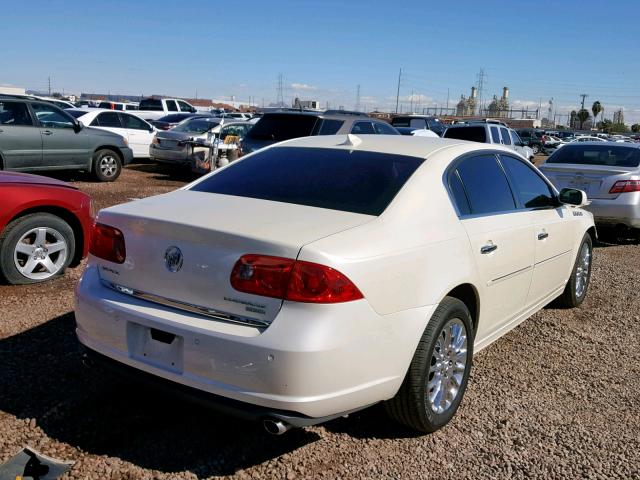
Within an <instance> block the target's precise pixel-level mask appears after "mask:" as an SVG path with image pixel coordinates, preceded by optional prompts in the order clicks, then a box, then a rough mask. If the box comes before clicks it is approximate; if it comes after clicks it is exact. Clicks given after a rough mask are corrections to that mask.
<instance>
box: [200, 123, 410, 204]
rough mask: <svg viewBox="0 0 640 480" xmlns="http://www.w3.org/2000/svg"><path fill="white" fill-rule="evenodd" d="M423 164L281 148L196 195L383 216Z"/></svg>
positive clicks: (215, 179) (225, 173)
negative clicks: (232, 196) (238, 198)
mask: <svg viewBox="0 0 640 480" xmlns="http://www.w3.org/2000/svg"><path fill="white" fill-rule="evenodd" d="M254 128H255V127H254ZM422 161H423V160H422V159H421V158H417V157H408V156H403V155H390V154H383V153H374V152H362V151H352V152H350V151H349V150H337V149H319V148H315V149H312V148H302V147H299V148H296V147H291V148H287V147H280V148H277V147H276V148H270V149H267V150H264V151H262V152H258V153H256V154H255V155H252V156H250V157H247V158H246V159H244V160H241V161H238V162H237V163H235V164H234V165H232V166H231V167H229V168H226V169H224V170H220V171H219V172H218V173H216V174H214V175H211V176H210V177H208V178H207V179H205V180H204V181H202V182H200V183H198V184H197V185H195V186H193V187H192V190H195V191H198V192H209V193H220V194H224V195H235V196H239V197H249V198H259V199H262V200H272V201H275V202H284V203H294V204H298V205H308V206H311V207H319V208H329V209H332V210H342V211H345V212H354V213H363V214H366V215H380V214H381V213H382V212H383V211H384V210H385V208H387V206H388V205H389V203H390V202H391V200H393V198H394V197H395V196H396V194H397V193H398V192H399V191H400V189H401V188H402V186H403V185H404V184H405V182H406V181H407V179H408V178H409V177H410V176H411V175H412V174H413V172H415V170H416V169H417V168H418V167H419V166H420V164H421V163H422Z"/></svg>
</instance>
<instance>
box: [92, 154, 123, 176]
mask: <svg viewBox="0 0 640 480" xmlns="http://www.w3.org/2000/svg"><path fill="white" fill-rule="evenodd" d="M121 171H122V160H120V156H119V155H118V154H117V153H116V152H114V151H113V150H111V149H108V148H103V149H101V150H98V151H97V152H96V153H94V154H93V175H94V177H95V178H96V180H98V181H100V182H113V181H114V180H116V179H117V178H118V177H119V176H120V172H121Z"/></svg>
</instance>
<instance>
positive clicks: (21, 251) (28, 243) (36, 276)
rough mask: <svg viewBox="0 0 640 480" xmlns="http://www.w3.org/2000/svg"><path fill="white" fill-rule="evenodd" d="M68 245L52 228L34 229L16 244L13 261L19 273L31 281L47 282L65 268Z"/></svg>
mask: <svg viewBox="0 0 640 480" xmlns="http://www.w3.org/2000/svg"><path fill="white" fill-rule="evenodd" d="M67 252H68V245H67V241H66V240H65V238H64V237H63V236H62V234H61V233H60V232H59V231H57V230H55V229H54V228H51V227H37V228H32V229H31V230H29V231H28V232H26V233H25V234H24V235H22V237H21V238H20V240H18V242H17V243H16V246H15V248H14V251H13V261H14V263H15V266H16V268H17V269H18V271H19V272H20V273H21V274H22V275H24V276H25V277H27V278H29V279H31V280H45V279H47V278H49V277H52V276H54V275H55V274H56V273H58V272H59V271H60V269H61V268H62V267H63V266H64V264H65V261H66V259H67Z"/></svg>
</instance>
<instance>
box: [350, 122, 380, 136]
mask: <svg viewBox="0 0 640 480" xmlns="http://www.w3.org/2000/svg"><path fill="white" fill-rule="evenodd" d="M351 133H355V134H360V135H373V134H374V133H376V132H375V131H374V130H373V125H371V122H356V123H354V124H353V127H352V128H351Z"/></svg>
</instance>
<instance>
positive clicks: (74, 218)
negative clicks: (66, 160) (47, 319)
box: [0, 172, 93, 284]
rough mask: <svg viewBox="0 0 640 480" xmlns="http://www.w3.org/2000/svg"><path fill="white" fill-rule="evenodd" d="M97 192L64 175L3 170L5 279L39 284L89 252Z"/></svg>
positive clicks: (0, 243)
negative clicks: (58, 177) (56, 177)
mask: <svg viewBox="0 0 640 480" xmlns="http://www.w3.org/2000/svg"><path fill="white" fill-rule="evenodd" d="M92 210H93V207H92V204H91V197H89V195H87V194H86V193H83V192H81V191H80V190H78V189H77V188H76V187H74V186H72V185H69V184H67V183H65V182H62V181H60V180H54V179H51V178H47V177H41V176H37V175H30V174H27V173H16V172H0V278H3V279H4V280H6V281H7V282H9V283H13V284H24V283H36V282H41V281H43V280H48V279H50V278H52V277H55V276H58V275H62V274H63V273H64V270H65V269H66V268H67V267H69V266H72V267H73V266H76V265H78V264H79V263H80V261H81V260H82V259H83V258H84V257H86V255H87V252H88V250H89V237H90V233H91V228H92V225H93V211H92Z"/></svg>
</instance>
